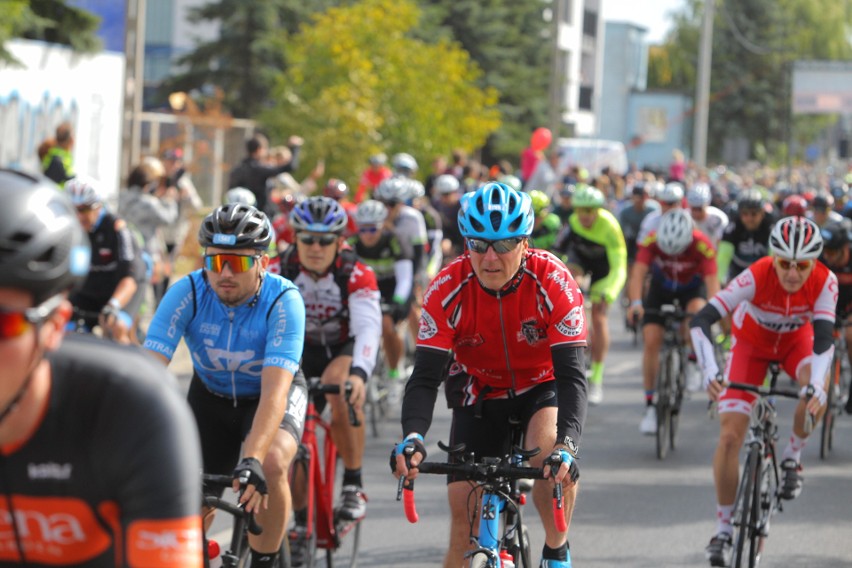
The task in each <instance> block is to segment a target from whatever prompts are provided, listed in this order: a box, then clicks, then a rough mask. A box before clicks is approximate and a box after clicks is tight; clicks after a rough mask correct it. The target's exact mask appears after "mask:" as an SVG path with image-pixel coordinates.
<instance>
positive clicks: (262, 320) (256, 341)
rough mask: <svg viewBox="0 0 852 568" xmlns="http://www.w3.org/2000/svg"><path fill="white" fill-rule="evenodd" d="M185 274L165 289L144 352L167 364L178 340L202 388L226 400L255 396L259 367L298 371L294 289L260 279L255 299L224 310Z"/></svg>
mask: <svg viewBox="0 0 852 568" xmlns="http://www.w3.org/2000/svg"><path fill="white" fill-rule="evenodd" d="M202 273H203V269H200V270H196V271H194V272H191V273H190V274H188V275H187V276H185V277H184V278H181V279H180V280H178V281H177V282H176V283H175V284H174V286H172V287H171V288H169V290H168V291H167V292H166V295H165V296H164V297H163V300H162V301H161V302H160V305H159V307H158V308H157V312H156V313H155V314H154V318H153V320H152V321H151V325H150V327H149V328H148V334H147V336H146V338H145V348H146V349H150V350H151V351H154V352H155V353H160V354H161V355H163V356H164V357H166V358H167V359H169V360H171V358H172V356H173V355H174V353H175V349H176V348H177V345H178V343H179V342H180V339H181V337H183V338H185V341H186V344H187V347H188V348H189V352H190V354H191V355H192V366H193V368H194V369H195V372H196V374H197V375H198V376H199V377H200V378H201V380H202V381H203V382H204V384H205V385H206V386H207V388H208V389H209V390H210V391H212V392H214V393H216V394H220V395H222V396H226V397H228V398H233V399H237V398H256V397H258V396H260V373H261V371H262V370H263V368H264V367H267V366H270V367H281V368H283V369H286V370H288V371H290V372H292V373H293V374H295V373H296V371H298V369H299V361H300V360H301V358H302V347H303V345H304V341H305V303H304V301H303V300H302V295H301V294H300V293H299V289H298V288H297V287H296V286H294V285H293V283H292V282H290V281H289V280H287V279H286V278H284V277H282V276H278V275H277V274H269V273H267V274H265V275H264V277H263V283H262V284H261V286H260V291H259V292H258V295H257V298H256V300H255V297H252V298H250V299H249V300H248V301H246V302H245V303H244V304H242V305H240V306H236V307H232V306H226V305H225V304H223V303H222V301H221V300H219V297H218V296H217V295H216V292H215V291H214V290H213V289H212V288H211V287H210V284H208V282H207V280H206V279H205V278H204V276H203V274H202Z"/></svg>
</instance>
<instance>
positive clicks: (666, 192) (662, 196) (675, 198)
mask: <svg viewBox="0 0 852 568" xmlns="http://www.w3.org/2000/svg"><path fill="white" fill-rule="evenodd" d="M654 199H656V200H657V201H662V202H663V203H680V202H681V200H683V186H682V185H680V184H679V183H677V182H674V181H673V182H669V183H667V184H666V185H664V186H663V187H658V188H657V189H656V191H655V192H654Z"/></svg>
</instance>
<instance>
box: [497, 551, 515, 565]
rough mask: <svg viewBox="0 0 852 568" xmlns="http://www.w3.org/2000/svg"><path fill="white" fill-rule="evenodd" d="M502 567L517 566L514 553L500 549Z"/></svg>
mask: <svg viewBox="0 0 852 568" xmlns="http://www.w3.org/2000/svg"><path fill="white" fill-rule="evenodd" d="M500 567H501V568H515V560H514V559H513V558H512V555H511V554H509V551H508V550H505V549H504V550H501V551H500Z"/></svg>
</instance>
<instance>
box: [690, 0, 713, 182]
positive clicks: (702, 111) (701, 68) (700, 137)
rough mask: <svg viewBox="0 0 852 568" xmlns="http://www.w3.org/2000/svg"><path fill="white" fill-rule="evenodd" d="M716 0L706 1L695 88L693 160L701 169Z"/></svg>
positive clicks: (707, 110)
mask: <svg viewBox="0 0 852 568" xmlns="http://www.w3.org/2000/svg"><path fill="white" fill-rule="evenodd" d="M715 3H716V0H704V25H703V26H701V47H700V49H699V53H698V81H697V85H696V86H695V126H694V127H693V133H692V159H693V161H694V162H695V164H696V165H697V166H698V167H699V168H703V167H705V166H707V123H708V122H709V115H710V66H711V63H712V60H713V18H714V13H715Z"/></svg>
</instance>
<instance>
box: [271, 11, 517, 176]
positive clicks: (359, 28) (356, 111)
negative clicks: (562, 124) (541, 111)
mask: <svg viewBox="0 0 852 568" xmlns="http://www.w3.org/2000/svg"><path fill="white" fill-rule="evenodd" d="M419 18H420V10H419V9H418V7H417V5H416V4H415V3H414V2H412V1H411V0H363V1H362V2H358V3H354V4H352V5H350V6H347V7H338V8H331V9H329V10H327V11H325V12H323V13H318V14H316V15H315V16H314V17H313V18H312V23H311V24H309V25H304V26H302V27H301V29H300V32H299V33H298V34H297V35H295V36H293V37H292V40H291V41H289V42H288V44H287V52H286V59H287V61H288V62H289V66H288V69H287V72H286V73H285V74H284V75H283V76H281V77H280V78H279V80H278V82H277V84H276V87H275V89H274V92H273V100H274V101H275V105H274V107H273V108H272V109H270V110H269V111H267V112H265V113H264V114H263V115H262V119H263V122H264V124H266V125H268V126H269V128H270V132H271V134H272V135H273V138H278V139H285V138H286V137H287V136H288V135H289V134H299V135H302V136H303V137H304V138H305V140H306V148H305V150H306V153H307V154H308V155H313V156H321V157H323V158H325V160H326V163H327V164H328V167H327V171H326V173H327V174H328V175H329V176H334V177H339V178H342V179H347V180H355V179H357V176H358V175H359V174H360V172H361V170H363V168H364V166H365V164H366V161H367V157H368V156H369V155H370V154H372V153H375V152H376V151H384V152H387V153H394V152H408V153H411V154H413V155H414V156H415V157H416V158H417V159H418V162H419V163H421V164H424V165H425V164H427V163H429V161H430V160H431V158H432V156H433V155H435V154H437V153H446V152H447V151H448V149H450V148H456V147H461V148H468V149H473V148H477V147H479V146H482V145H483V144H484V142H485V140H486V138H487V137H488V136H489V135H490V134H491V133H492V132H494V131H495V130H496V129H497V128H498V127H499V126H500V113H499V111H498V109H497V108H496V103H497V92H496V91H495V90H494V89H493V88H485V89H481V88H479V87H477V86H476V85H477V82H478V81H479V80H480V78H481V76H482V72H481V71H480V70H479V68H478V67H477V65H476V64H475V63H474V62H472V61H471V60H470V57H469V55H468V54H467V52H465V51H464V50H462V49H461V48H460V47H459V46H458V45H457V44H455V43H452V42H450V41H447V40H446V39H439V40H438V41H437V42H434V43H428V42H425V41H422V40H419V39H415V38H413V37H412V36H411V30H413V29H415V28H416V27H417V25H418V21H419ZM388 22H393V25H389V24H388ZM308 166H309V164H305V167H308Z"/></svg>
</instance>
